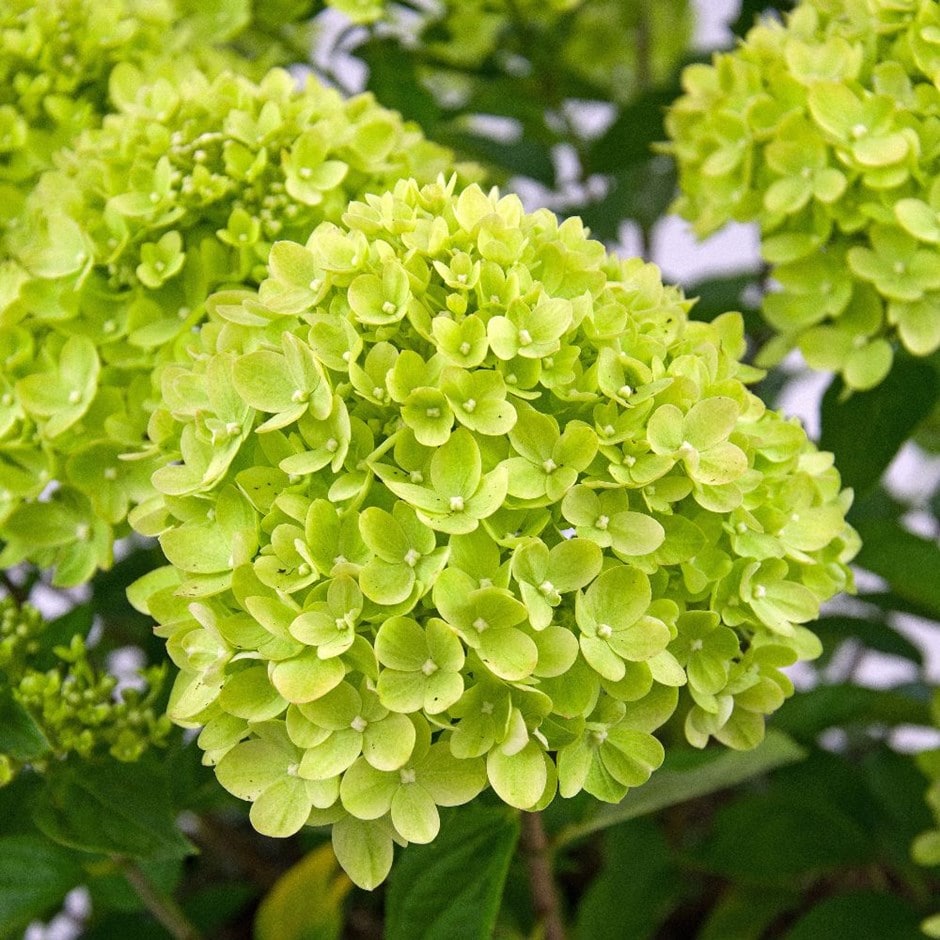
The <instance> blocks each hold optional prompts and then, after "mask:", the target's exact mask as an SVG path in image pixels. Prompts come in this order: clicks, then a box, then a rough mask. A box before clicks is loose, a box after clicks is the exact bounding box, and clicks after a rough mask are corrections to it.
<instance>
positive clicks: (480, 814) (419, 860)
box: [385, 805, 519, 940]
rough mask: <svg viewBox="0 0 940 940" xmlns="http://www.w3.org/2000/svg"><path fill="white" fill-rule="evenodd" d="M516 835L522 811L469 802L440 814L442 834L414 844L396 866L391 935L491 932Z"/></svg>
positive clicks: (401, 939) (470, 939)
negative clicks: (475, 804) (430, 840)
mask: <svg viewBox="0 0 940 940" xmlns="http://www.w3.org/2000/svg"><path fill="white" fill-rule="evenodd" d="M518 838H519V819H518V816H517V815H516V814H515V813H513V812H512V811H511V810H509V809H507V808H496V807H488V806H474V805H470V806H465V807H461V808H459V809H456V810H449V811H446V812H444V813H442V814H441V831H440V834H439V835H438V837H437V838H436V839H435V840H434V841H433V842H432V843H430V844H429V845H412V846H410V847H409V848H408V849H406V850H405V851H404V852H403V853H402V855H401V857H400V858H399V859H398V861H397V863H396V865H395V868H394V870H393V872H392V879H391V883H390V885H389V892H388V904H387V911H386V924H385V929H386V934H385V936H386V938H387V940H438V938H440V940H451V938H453V937H460V938H461V940H477V938H479V940H484V938H489V937H490V936H492V933H493V926H494V925H495V923H496V915H497V913H498V912H499V904H500V898H501V897H502V891H503V884H504V882H505V880H506V872H507V871H508V869H509V862H510V860H511V858H512V856H513V853H514V852H515V849H516V842H517V841H518Z"/></svg>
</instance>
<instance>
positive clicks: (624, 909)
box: [575, 819, 683, 940]
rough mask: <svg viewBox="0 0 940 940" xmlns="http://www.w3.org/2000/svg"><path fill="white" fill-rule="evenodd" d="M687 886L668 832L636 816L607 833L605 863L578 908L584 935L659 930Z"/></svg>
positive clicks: (590, 938) (611, 936) (602, 937)
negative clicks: (674, 858) (681, 875)
mask: <svg viewBox="0 0 940 940" xmlns="http://www.w3.org/2000/svg"><path fill="white" fill-rule="evenodd" d="M682 891H683V885H682V880H681V878H680V877H679V873H678V871H677V869H676V865H675V862H674V861H673V859H672V855H671V853H670V851H669V846H668V845H667V843H666V840H665V838H664V837H663V834H662V833H661V832H660V831H659V828H658V827H657V826H656V824H655V823H654V822H653V821H652V820H650V819H636V820H633V821H632V822H629V823H624V824H623V825H620V826H615V827H614V828H613V829H608V830H607V832H606V833H605V834H604V867H603V869H602V870H601V873H600V874H599V875H598V876H597V878H595V879H594V881H592V882H591V885H590V887H589V888H588V890H587V892H586V893H585V895H584V899H583V900H582V902H581V905H580V907H579V909H578V922H577V927H576V929H575V937H576V938H578V940H642V938H646V937H650V936H652V935H653V933H654V931H655V930H656V928H657V927H658V926H659V925H660V923H661V922H662V921H663V919H664V918H665V917H666V916H667V915H668V914H669V912H670V911H671V910H672V908H673V907H674V906H675V904H676V903H677V901H678V900H679V898H680V896H681V894H682Z"/></svg>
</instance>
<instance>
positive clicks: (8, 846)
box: [0, 835, 82, 936]
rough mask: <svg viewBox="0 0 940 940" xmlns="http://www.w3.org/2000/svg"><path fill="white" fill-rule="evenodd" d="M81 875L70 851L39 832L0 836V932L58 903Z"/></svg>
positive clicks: (15, 926) (5, 934) (24, 923)
mask: <svg viewBox="0 0 940 940" xmlns="http://www.w3.org/2000/svg"><path fill="white" fill-rule="evenodd" d="M81 878H82V870H81V868H80V866H79V865H78V863H77V862H76V861H75V859H74V858H73V856H72V855H71V853H69V852H67V851H65V850H64V849H62V848H61V847H59V846H57V845H54V844H53V843H51V842H48V841H47V840H46V839H44V838H42V836H39V835H15V836H3V837H2V838H0V935H3V936H8V935H10V934H11V933H12V932H13V931H15V930H16V929H17V928H23V927H25V926H26V925H27V924H28V923H29V922H30V921H31V920H33V919H35V918H37V917H40V916H41V915H43V914H45V913H46V912H47V911H49V910H50V909H51V908H53V907H55V906H57V905H59V904H60V903H61V901H62V898H63V897H64V896H65V894H66V893H67V892H68V891H69V890H70V889H71V888H73V887H74V886H75V885H76V884H77V883H78V882H79V881H80V880H81Z"/></svg>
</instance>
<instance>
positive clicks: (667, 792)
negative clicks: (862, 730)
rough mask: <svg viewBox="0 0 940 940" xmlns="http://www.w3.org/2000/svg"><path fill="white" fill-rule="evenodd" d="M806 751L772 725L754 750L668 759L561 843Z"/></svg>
mask: <svg viewBox="0 0 940 940" xmlns="http://www.w3.org/2000/svg"><path fill="white" fill-rule="evenodd" d="M805 754H806V752H805V751H804V750H803V749H802V748H801V747H800V746H799V745H798V744H796V743H795V742H794V741H793V740H792V739H791V738H789V737H787V735H785V734H781V733H780V732H779V731H775V730H773V729H771V730H769V731H768V732H767V736H766V737H765V738H764V741H763V742H762V743H761V744H760V746H759V747H756V748H754V750H752V751H719V750H714V751H710V752H708V753H707V757H706V755H702V757H703V758H704V762H703V763H696V765H695V766H693V767H692V768H690V769H685V770H679V769H672V768H671V764H672V763H673V762H672V761H670V760H669V759H667V761H666V763H665V765H664V767H663V769H661V770H658V771H657V772H656V773H655V774H653V776H652V777H651V778H650V781H649V782H648V783H646V784H644V785H643V786H642V787H640V788H638V789H636V790H631V791H630V792H629V793H628V794H627V795H626V797H624V799H622V800H621V801H620V802H619V803H618V804H617V805H616V806H602V807H601V808H600V809H599V810H598V812H597V813H596V814H595V815H594V816H592V817H591V818H590V819H587V820H585V821H584V822H581V823H575V824H573V825H570V826H568V827H566V828H565V829H563V830H562V831H561V832H560V833H559V834H558V838H557V842H558V844H560V845H564V844H566V843H568V842H574V841H575V840H577V839H581V838H583V837H584V836H587V835H590V834H591V833H592V832H598V831H599V830H601V829H606V828H608V827H609V826H615V825H616V824H617V823H620V822H624V821H625V820H628V819H635V818H636V817H638V816H645V815H648V814H650V813H655V812H656V811H657V810H660V809H663V808H664V807H666V806H674V805H675V804H677V803H684V802H686V801H687V800H691V799H694V798H696V797H699V796H705V795H707V794H709V793H715V792H716V791H718V790H724V789H726V788H728V787H732V786H736V785H737V784H739V783H742V782H743V781H745V780H750V779H751V778H752V777H757V776H759V775H761V774H765V773H767V772H768V771H771V770H773V769H774V768H776V767H781V766H783V765H785V764H791V763H793V762H794V761H798V760H802V759H803V757H805Z"/></svg>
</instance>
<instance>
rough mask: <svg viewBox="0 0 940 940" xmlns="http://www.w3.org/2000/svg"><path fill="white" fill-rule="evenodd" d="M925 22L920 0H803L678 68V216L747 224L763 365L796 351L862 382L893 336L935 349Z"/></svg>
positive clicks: (935, 69)
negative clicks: (759, 292)
mask: <svg viewBox="0 0 940 940" xmlns="http://www.w3.org/2000/svg"><path fill="white" fill-rule="evenodd" d="M938 26H940V12H938V7H937V4H936V3H934V2H932V0H912V2H905V3H896V2H893V0H836V2H832V0H804V2H803V3H802V4H801V5H800V6H799V7H798V8H797V9H796V10H795V11H794V12H793V13H792V14H791V15H790V16H789V17H788V19H787V21H786V24H781V23H779V22H775V21H770V20H768V21H766V22H764V23H762V24H761V25H758V26H756V27H754V28H753V29H752V30H751V31H750V32H749V33H748V35H747V38H746V39H745V41H744V43H743V44H742V45H741V46H740V47H739V48H738V49H736V50H735V51H734V52H731V53H722V54H718V55H716V56H715V57H714V59H713V62H712V64H711V65H696V66H691V67H690V68H688V69H687V70H686V72H685V78H684V86H685V95H684V96H683V97H681V98H680V99H678V101H677V102H676V103H675V104H674V105H673V107H672V108H671V110H670V113H669V116H668V118H667V129H668V131H669V135H670V137H671V138H672V142H671V144H670V145H669V150H670V151H671V152H672V153H673V154H674V155H675V157H676V159H677V162H678V165H679V173H680V180H679V182H680V188H681V191H682V194H681V196H680V197H679V199H678V201H677V203H676V209H677V210H678V211H679V212H680V213H681V214H682V215H683V216H685V217H686V218H687V219H689V220H690V221H692V222H693V223H694V227H695V230H696V232H697V233H698V234H699V235H703V236H704V235H707V234H709V233H711V232H714V231H715V230H716V229H718V228H720V227H721V226H722V225H724V224H725V223H726V222H728V221H729V220H731V219H736V220H738V221H752V220H756V221H757V222H759V223H760V226H761V230H762V236H763V245H762V251H763V255H764V258H765V259H766V261H767V262H768V263H769V264H770V266H771V268H770V273H771V275H772V277H773V278H774V280H775V281H776V282H777V285H778V287H779V290H776V291H774V292H773V293H771V294H769V295H768V296H767V297H766V298H765V299H764V306H763V312H764V316H765V318H766V320H767V321H768V323H769V324H770V325H771V326H772V327H773V328H774V329H775V330H776V331H777V332H778V333H779V334H780V335H779V337H777V338H776V339H775V340H774V341H773V342H772V343H771V344H770V345H769V346H768V347H767V348H765V351H764V360H765V361H766V362H768V363H771V362H775V361H777V360H779V359H780V358H781V357H782V356H783V355H784V354H785V353H786V352H787V351H788V350H789V349H791V348H793V347H794V346H798V347H799V348H800V350H801V351H802V352H803V354H804V356H805V357H806V360H807V362H808V363H809V364H810V366H812V367H814V368H819V369H827V370H834V371H838V372H841V374H842V376H843V378H844V380H845V382H846V383H847V385H849V386H850V387H852V388H856V389H864V388H870V387H872V386H874V385H877V384H878V383H879V382H881V380H882V379H883V378H884V377H885V375H886V374H887V373H888V370H889V369H890V368H891V362H892V358H893V352H894V349H895V347H896V346H897V343H898V342H900V344H901V345H902V346H903V347H904V348H905V349H906V350H907V351H908V352H910V353H912V354H913V355H915V356H927V355H930V354H931V353H932V352H934V351H935V350H936V349H937V348H938V347H940V314H938V309H940V227H938V218H940V215H938V213H940V188H938V185H937V182H936V180H937V173H938V169H940V148H938V146H937V113H938V106H940V89H938V85H937V81H938V75H940V52H938V48H940V47H938V44H937V41H936V35H937V30H938Z"/></svg>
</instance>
